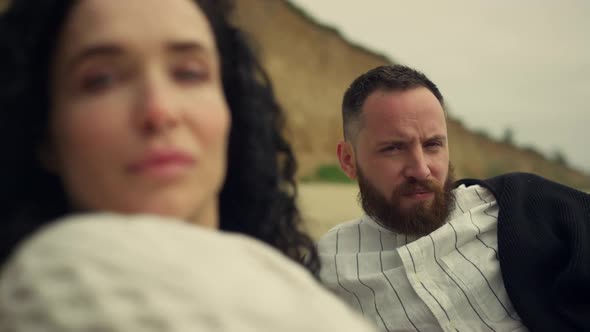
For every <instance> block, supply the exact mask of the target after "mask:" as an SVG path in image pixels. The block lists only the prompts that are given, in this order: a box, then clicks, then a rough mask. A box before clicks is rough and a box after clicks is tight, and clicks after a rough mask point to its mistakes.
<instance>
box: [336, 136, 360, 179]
mask: <svg viewBox="0 0 590 332" xmlns="http://www.w3.org/2000/svg"><path fill="white" fill-rule="evenodd" d="M336 153H337V154H338V161H339V162H340V168H341V169H342V171H343V172H344V173H345V174H346V176H348V177H349V178H350V179H352V180H355V179H356V157H355V155H354V147H353V146H352V143H350V142H347V141H340V142H339V143H338V148H337V151H336Z"/></svg>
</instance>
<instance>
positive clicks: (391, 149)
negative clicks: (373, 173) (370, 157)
mask: <svg viewBox="0 0 590 332" xmlns="http://www.w3.org/2000/svg"><path fill="white" fill-rule="evenodd" d="M400 149H401V147H400V146H399V145H389V146H386V147H384V148H383V149H381V151H382V152H395V151H398V150H400Z"/></svg>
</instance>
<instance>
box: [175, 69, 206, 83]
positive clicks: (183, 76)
mask: <svg viewBox="0 0 590 332" xmlns="http://www.w3.org/2000/svg"><path fill="white" fill-rule="evenodd" d="M207 77H208V75H207V72H206V71H204V70H196V69H177V70H175V71H174V78H175V79H176V80H178V81H180V82H184V83H196V82H201V81H204V80H206V79H207Z"/></svg>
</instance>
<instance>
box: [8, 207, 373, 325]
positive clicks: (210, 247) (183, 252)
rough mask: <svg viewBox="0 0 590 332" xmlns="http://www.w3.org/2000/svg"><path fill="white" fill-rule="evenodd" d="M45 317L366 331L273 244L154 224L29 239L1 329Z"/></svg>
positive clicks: (84, 223) (76, 220) (122, 221)
mask: <svg viewBox="0 0 590 332" xmlns="http://www.w3.org/2000/svg"><path fill="white" fill-rule="evenodd" d="M40 312H41V313H43V315H45V316H47V317H49V318H46V321H45V324H48V322H49V321H50V320H51V324H62V325H59V326H67V328H71V329H75V327H76V326H77V325H75V324H90V323H89V322H92V321H97V322H99V323H100V324H106V325H104V326H105V327H109V328H118V329H115V331H119V330H121V331H122V330H145V329H141V328H139V325H137V324H140V323H141V322H143V321H148V322H153V323H150V324H160V325H161V326H165V328H162V329H161V330H162V331H184V330H194V329H195V328H197V329H199V328H201V329H202V330H213V331H221V330H260V331H265V330H268V331H270V330H273V331H275V330H282V331H290V330H291V329H292V330H293V331H295V330H306V331H320V330H339V331H346V330H348V329H350V330H351V331H352V330H353V328H354V327H356V328H357V329H359V328H361V330H367V329H368V328H367V327H366V326H365V325H364V322H362V321H361V320H360V319H359V318H358V317H357V316H356V315H354V314H353V313H351V312H350V311H349V309H348V308H346V307H345V306H344V305H343V304H341V303H340V302H339V301H338V300H337V299H335V298H334V297H333V296H332V295H331V294H329V293H328V292H327V291H325V290H324V289H323V288H321V286H319V285H318V284H317V282H316V281H315V280H314V279H313V278H312V277H311V275H310V274H309V273H308V272H307V271H306V270H304V269H303V268H301V267H300V266H299V265H298V264H296V263H293V262H292V261H291V260H290V259H287V258H286V257H284V256H283V254H281V253H280V252H278V251H276V250H275V249H273V248H271V247H269V246H267V245H266V244H263V243H261V242H259V241H257V240H255V239H252V238H249V237H246V236H243V235H234V234H227V233H222V232H219V231H214V230H209V229H205V228H202V227H198V226H194V225H191V224H188V223H185V222H181V221H178V220H174V219H170V218H162V217H156V216H148V215H145V216H134V217H125V216H120V215H112V214H100V215H96V214H95V215H82V216H75V217H70V218H66V219H64V220H61V221H58V222H56V223H53V225H52V226H50V227H47V228H45V229H42V230H40V231H39V232H38V233H36V234H35V235H34V236H33V237H31V238H30V239H29V240H27V241H26V242H25V243H24V244H23V245H22V246H21V248H19V249H18V250H17V252H16V254H15V255H14V256H13V258H12V259H11V260H10V261H9V263H8V264H7V265H6V266H5V267H4V269H3V271H2V275H1V278H0V318H2V319H0V321H6V322H7V323H4V324H10V323H9V322H17V321H18V322H19V324H21V323H22V322H24V321H35V320H31V319H30V318H31V317H29V316H30V315H32V314H36V315H38V314H39V313H40ZM73 313H75V315H73ZM2 315H4V317H2ZM73 317H76V318H75V319H74V318H73ZM101 317H102V318H101ZM344 321H347V322H348V323H347V324H346V325H347V326H345V325H344V324H342V323H343V322H344ZM2 324H3V323H0V327H2V326H1V325H2ZM15 324H16V323H15ZM182 324H185V325H182ZM160 325H158V326H160ZM56 326H57V325H56ZM81 326H86V325H81ZM101 326H102V325H101ZM180 326H186V328H185V329H179V328H176V327H180ZM215 326H217V327H218V328H214V327H215ZM189 327H190V328H189ZM245 327H248V328H246V329H244V328H245ZM262 327H264V329H262ZM27 328H32V327H27ZM24 330H26V329H23V331H24ZM63 330H64V331H69V330H68V329H65V328H64V329H63Z"/></svg>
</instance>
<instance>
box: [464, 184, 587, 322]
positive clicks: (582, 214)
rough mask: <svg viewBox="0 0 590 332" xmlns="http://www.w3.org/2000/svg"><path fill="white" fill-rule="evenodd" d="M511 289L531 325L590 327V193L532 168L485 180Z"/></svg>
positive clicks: (502, 260)
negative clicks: (496, 209) (495, 207)
mask: <svg viewBox="0 0 590 332" xmlns="http://www.w3.org/2000/svg"><path fill="white" fill-rule="evenodd" d="M460 183H464V184H467V185H469V184H474V183H475V184H479V185H483V186H485V187H487V188H488V189H490V190H491V191H492V192H493V193H494V196H496V199H497V202H498V205H499V207H500V211H499V215H498V250H499V256H500V267H501V269H502V276H503V279H504V285H505V287H506V290H507V292H508V295H509V297H510V299H511V301H512V303H513V305H514V307H515V309H516V311H517V312H518V314H519V315H520V317H521V318H522V320H523V322H524V323H525V325H526V326H527V327H528V328H529V329H530V330H531V331H560V332H563V331H590V195H588V194H586V193H583V192H581V191H578V190H575V189H572V188H569V187H566V186H563V185H561V184H559V183H556V182H552V181H549V180H547V179H544V178H542V177H539V176H536V175H533V174H527V173H512V174H507V175H503V176H498V177H495V178H492V179H489V180H486V181H479V180H462V181H460Z"/></svg>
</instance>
